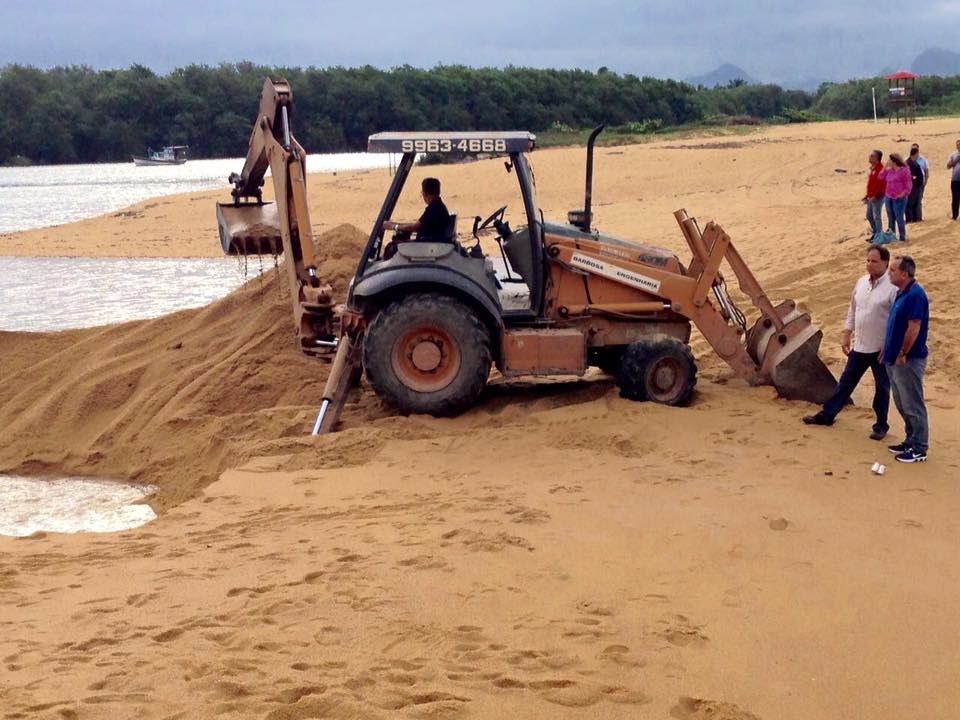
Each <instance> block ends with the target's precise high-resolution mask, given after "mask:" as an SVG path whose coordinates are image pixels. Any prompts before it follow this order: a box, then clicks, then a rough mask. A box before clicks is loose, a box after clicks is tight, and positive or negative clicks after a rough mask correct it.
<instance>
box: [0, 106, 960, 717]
mask: <svg viewBox="0 0 960 720" xmlns="http://www.w3.org/2000/svg"><path fill="white" fill-rule="evenodd" d="M951 127H952V121H934V122H921V123H918V124H917V126H916V128H915V129H911V132H912V136H911V138H907V139H912V138H917V139H919V141H920V142H921V143H922V144H924V146H925V152H926V154H927V155H928V157H930V159H931V163H933V165H934V170H935V172H936V173H937V174H936V175H935V180H934V184H933V185H931V188H930V192H929V193H928V196H927V218H928V220H927V221H926V222H925V223H923V224H922V225H921V226H916V227H912V228H911V239H910V242H909V244H908V246H909V250H910V252H911V253H912V254H913V255H914V256H915V257H916V258H917V259H918V263H919V265H920V268H921V270H920V272H921V280H922V282H923V283H924V285H925V286H926V287H927V290H928V292H929V293H930V296H931V299H932V302H933V327H932V330H931V353H932V355H931V364H930V371H929V376H928V382H927V387H928V394H929V404H930V410H931V417H932V427H933V433H932V448H931V458H930V461H929V462H928V463H926V464H925V465H923V466H912V467H890V468H889V470H888V473H887V475H885V476H883V477H877V476H874V475H871V474H870V472H869V467H870V465H871V464H872V463H873V462H874V461H875V460H881V461H883V462H888V463H889V456H888V455H887V454H886V453H885V452H884V451H883V448H882V447H881V446H879V445H878V444H877V443H873V442H871V441H870V440H868V439H867V438H866V434H867V432H868V431H869V425H870V411H869V409H868V408H869V397H870V388H869V387H868V386H865V387H864V388H863V389H862V390H860V391H858V393H857V395H856V396H855V399H856V400H857V403H858V404H857V407H854V408H851V409H849V410H847V411H845V412H844V413H843V414H842V415H841V417H840V420H839V421H838V423H837V425H835V426H834V427H833V428H831V429H823V428H810V427H807V426H804V425H802V424H801V423H800V417H801V416H802V415H803V414H805V413H807V412H809V411H810V406H808V405H805V404H802V403H788V402H785V401H781V400H777V399H776V398H775V394H774V392H773V390H772V389H771V388H748V387H746V386H745V385H744V384H743V383H742V382H740V381H738V380H736V379H732V378H731V376H730V373H729V372H728V371H727V370H726V368H725V366H723V365H722V364H720V363H719V362H718V361H717V360H716V359H715V358H713V356H712V355H710V354H709V353H708V352H707V349H706V347H705V345H704V343H703V341H702V340H695V350H696V354H697V356H698V364H699V365H700V367H701V382H700V383H699V385H698V390H697V393H696V396H695V399H694V402H693V404H692V406H691V407H690V408H687V409H673V408H666V407H662V406H657V405H653V404H647V403H644V404H638V403H632V402H628V401H626V400H623V399H621V398H619V397H618V394H617V391H616V388H615V387H613V385H612V383H611V381H610V380H609V379H607V378H606V377H605V376H602V375H599V374H597V375H591V376H588V377H587V378H586V379H585V380H582V381H579V382H533V381H529V382H513V383H503V382H499V381H496V380H495V381H494V382H492V383H491V385H490V386H489V387H488V388H487V391H486V395H485V398H484V402H483V403H482V404H481V405H480V406H479V407H478V408H476V409H475V410H473V411H471V412H469V413H467V414H465V415H463V416H461V417H459V418H454V419H434V418H429V417H409V418H401V417H396V416H394V415H393V414H391V413H390V412H389V411H388V410H386V409H384V408H382V407H381V406H380V404H379V402H378V401H377V400H376V398H375V397H373V396H372V394H371V393H370V392H369V390H366V389H364V390H362V391H361V392H360V393H358V395H357V397H356V398H355V399H354V400H353V401H352V402H351V404H350V405H349V406H348V408H347V412H346V415H345V425H346V429H345V430H344V431H343V432H341V433H338V434H335V435H332V436H327V437H324V438H317V439H313V438H310V437H308V436H307V432H308V431H309V427H310V424H311V423H312V420H313V417H314V412H315V403H316V401H317V399H318V398H319V395H320V392H321V389H322V383H323V380H324V377H325V366H324V365H323V364H321V363H317V362H311V361H307V360H306V359H303V358H301V357H300V356H299V354H298V353H297V351H296V348H295V346H294V343H293V340H292V331H291V329H290V321H289V317H288V315H289V301H288V299H287V298H286V297H285V295H284V291H283V288H282V287H280V286H279V285H278V284H277V281H276V278H275V277H273V276H270V275H269V274H268V276H267V277H265V278H264V279H263V280H260V279H255V280H252V281H250V282H249V283H247V285H246V286H245V287H244V288H242V289H241V290H239V291H237V292H236V293H233V294H232V295H230V296H229V297H227V298H225V299H223V300H221V301H219V302H217V303H213V304H211V305H210V306H208V307H206V308H202V309H199V310H192V311H185V312H181V313H177V314H175V315H171V316H168V317H164V318H159V319H156V320H149V321H142V322H134V323H126V324H123V325H116V326H109V327H105V328H94V329H89V330H76V331H70V332H65V333H52V334H29V333H4V334H0V367H2V374H3V383H2V384H0V427H2V428H3V431H4V432H3V442H2V443H0V469H3V470H7V471H19V472H28V473H42V472H56V473H81V474H98V475H112V476H118V477H132V478H136V479H138V480H141V481H149V482H154V483H156V484H158V485H159V486H160V488H161V489H160V492H159V494H158V496H157V498H156V499H155V501H154V503H155V505H156V506H157V507H158V508H159V509H160V510H161V511H162V514H161V517H160V518H159V519H158V520H157V521H155V522H154V523H152V524H150V525H149V526H146V527H144V528H140V529H137V530H132V531H128V532H124V533H117V534H112V535H105V536H62V535H52V534H51V535H45V536H33V537H31V538H28V539H20V540H13V539H5V538H0V553H2V559H0V661H2V663H3V675H2V678H3V681H2V682H0V707H2V709H3V711H4V717H9V718H28V717H29V718H34V717H39V718H83V719H85V718H117V717H137V718H157V719H161V718H180V717H183V718H194V717H196V718H201V717H202V718H208V717H224V718H234V717H236V718H240V717H243V718H246V717H251V718H270V719H277V720H278V719H281V718H290V719H294V718H296V719H299V718H320V717H332V718H353V717H363V718H368V717H369V718H377V717H392V716H397V715H399V716H410V717H432V718H445V717H449V718H454V717H463V718H488V717H518V718H526V717H529V718H534V717H558V718H621V717H641V718H667V717H671V718H678V719H680V720H707V719H708V718H709V719H710V720H752V719H754V718H765V719H770V718H797V719H801V718H802V719H803V720H808V719H809V718H837V717H951V716H952V715H953V714H955V712H954V708H955V707H956V705H957V703H958V702H960V691H958V687H960V683H958V682H957V680H958V677H957V670H956V668H957V667H958V663H960V643H958V637H957V631H956V626H957V624H958V621H960V611H958V609H957V603H956V600H955V598H956V597H957V595H958V591H960V572H958V565H957V562H956V545H957V538H958V532H960V522H958V520H957V510H958V508H960V491H958V480H960V410H958V409H957V407H956V395H957V389H958V388H957V377H958V372H960V358H958V355H957V351H956V350H955V346H956V343H957V340H958V336H960V333H958V331H957V329H956V323H957V320H958V317H957V315H958V314H957V303H956V300H955V298H954V297H952V292H951V291H952V290H953V288H954V284H955V280H954V278H955V276H956V273H957V270H958V269H960V266H958V261H957V259H956V253H955V251H954V249H955V246H956V243H957V242H958V241H960V229H958V228H956V227H955V226H954V224H953V223H951V222H950V221H949V220H948V219H946V211H945V207H946V205H945V203H946V201H947V192H946V188H945V183H946V177H945V172H944V171H940V170H938V166H939V165H940V162H939V156H940V154H941V153H942V152H945V150H946V148H947V147H948V146H950V145H952V142H953V137H952V135H948V134H947V133H948V132H949V131H950V130H951ZM901 131H902V128H900V129H898V128H895V127H894V128H890V127H887V126H879V127H877V126H873V125H872V124H854V123H836V124H823V125H815V126H809V127H802V128H776V129H770V130H765V131H763V132H759V133H756V134H751V135H748V136H745V137H736V138H696V139H691V140H687V141H677V140H673V141H668V142H663V143H658V144H652V145H649V146H642V147H627V148H605V149H603V150H602V151H600V157H599V158H598V160H599V165H598V176H597V197H598V201H599V202H600V205H599V207H598V208H597V212H598V216H599V217H598V224H600V226H601V227H604V228H608V229H611V230H614V231H616V232H619V233H621V234H623V235H628V236H631V237H635V238H637V239H640V240H645V241H652V242H656V243H657V244H661V245H667V246H669V247H674V248H675V249H677V250H678V251H679V250H680V249H681V248H680V242H681V241H680V236H679V233H678V232H677V231H676V229H675V226H674V225H673V219H672V216H671V214H670V212H671V211H672V210H673V209H676V208H677V207H680V206H684V205H685V206H686V207H687V208H688V209H689V210H690V211H691V212H693V213H695V214H697V215H699V216H700V217H701V218H703V219H707V218H713V217H715V218H716V219H718V220H719V221H720V222H722V223H723V225H724V226H725V227H726V229H727V230H728V231H729V232H730V233H731V234H732V235H733V237H734V239H735V240H736V241H737V242H738V243H739V245H740V246H741V250H742V252H743V254H744V255H745V256H746V257H747V259H748V261H749V262H750V264H751V266H752V267H754V268H755V270H756V272H757V274H758V275H759V277H760V279H761V281H762V282H763V283H764V284H765V286H766V287H767V290H768V291H769V293H770V294H771V296H773V297H774V298H776V299H780V298H785V297H795V298H797V299H798V300H800V301H801V302H803V303H805V304H806V305H807V306H808V307H809V308H810V309H811V310H812V311H813V313H814V316H815V318H816V319H817V320H818V321H819V322H820V323H821V324H822V326H823V327H824V329H825V332H826V340H825V347H824V355H825V357H826V358H827V359H828V361H829V362H830V364H831V365H832V366H833V367H834V369H835V370H837V369H839V363H840V359H841V358H840V352H839V348H838V347H837V345H838V344H839V332H840V326H841V320H842V316H843V312H844V310H845V305H846V302H847V297H848V293H849V290H850V287H851V285H852V282H853V280H854V278H855V277H856V276H857V274H858V273H859V272H861V268H862V254H863V251H864V249H865V244H864V243H862V242H861V241H860V240H859V239H858V237H859V236H860V235H861V234H862V231H863V229H864V225H865V223H864V222H863V221H862V220H861V214H862V210H861V206H860V205H859V203H858V202H857V200H858V198H859V196H860V195H861V194H862V185H863V183H864V180H865V175H864V174H863V173H862V166H863V164H864V160H865V157H866V153H867V152H868V151H869V149H870V148H872V147H873V146H875V145H876V146H879V147H882V148H884V149H886V150H889V149H892V148H893V146H894V145H893V142H892V141H893V140H895V139H896V138H898V137H900V136H899V135H898V134H897V133H899V132H901ZM903 132H906V131H903ZM534 159H535V161H536V166H537V172H538V179H539V183H540V190H541V195H542V196H543V204H544V207H545V210H546V211H547V214H548V216H549V215H553V216H554V217H559V216H560V213H561V210H563V209H565V208H566V207H567V206H570V207H573V206H575V205H576V204H577V201H576V200H575V199H576V197H577V193H579V192H581V191H582V185H581V184H582V164H581V163H582V155H581V154H580V153H575V152H573V151H567V150H560V151H548V152H544V153H540V154H537V155H535V156H534ZM836 168H840V169H845V170H847V172H846V173H838V172H835V169H836ZM433 171H434V172H437V173H441V174H442V176H443V177H444V182H445V183H447V184H448V187H449V188H451V190H450V192H449V194H448V201H449V202H450V204H451V206H454V205H461V206H462V205H463V204H464V203H465V198H466V197H467V188H470V189H471V190H472V189H476V190H477V192H478V193H479V194H480V195H481V200H482V202H483V203H484V204H483V206H482V207H480V208H477V212H478V213H481V212H482V211H483V210H492V209H493V208H494V207H495V206H496V205H495V202H496V200H497V199H498V197H499V196H498V195H497V194H496V192H494V191H493V190H491V189H490V188H491V186H492V183H494V182H499V181H500V175H499V174H500V173H502V172H503V168H502V166H501V165H498V164H497V163H477V164H473V165H470V166H458V167H454V168H442V169H439V170H438V169H433ZM417 172H418V173H421V174H422V173H423V172H425V171H422V170H418V171H417ZM374 176H375V177H374ZM311 183H312V186H311V192H312V193H313V194H312V198H314V200H313V202H314V203H316V207H315V208H314V212H313V218H314V222H315V224H316V228H317V230H318V231H320V232H322V233H323V234H322V235H321V237H320V239H319V243H318V244H319V247H320V248H321V253H322V268H323V272H324V274H325V276H326V277H328V278H329V279H331V280H332V281H334V283H335V286H336V287H337V289H338V291H342V289H343V287H344V283H345V282H346V279H347V278H348V277H349V274H350V273H351V272H352V269H353V263H354V260H355V252H356V250H357V248H358V247H359V245H360V244H361V243H362V242H363V238H364V234H363V233H362V232H360V231H359V230H357V229H356V228H352V227H349V226H339V227H331V226H332V223H334V222H349V223H351V224H353V225H357V226H358V227H365V225H364V224H363V223H365V222H369V217H370V215H371V208H372V207H373V206H375V205H376V203H377V202H378V201H379V195H380V193H382V189H383V185H384V184H385V179H384V177H383V176H382V175H381V174H373V173H360V174H355V175H349V176H343V175H341V176H337V177H327V178H320V177H317V176H313V177H311ZM938 183H939V184H938ZM457 187H459V188H460V189H459V190H454V189H453V188H457ZM564 198H565V199H564ZM210 199H211V195H210V194H199V195H195V196H185V197H181V198H173V199H170V200H169V202H170V203H171V204H170V206H169V208H168V209H166V210H165V211H164V212H166V213H168V218H167V221H168V222H169V221H170V220H171V219H173V218H176V220H177V227H182V228H186V229H184V230H183V235H184V238H185V242H184V243H183V244H176V243H174V245H171V246H170V247H176V248H177V252H173V253H172V254H192V253H191V248H194V247H196V248H200V247H201V245H202V247H203V248H204V249H203V252H204V253H207V252H211V253H212V252H213V250H216V248H217V247H218V246H217V244H216V237H215V228H213V214H212V208H211V204H210V202H209V201H210ZM561 203H562V204H561ZM158 208H159V206H158ZM458 209H460V211H461V213H464V214H470V213H472V212H473V210H472V208H471V209H469V210H468V209H467V208H464V207H461V208H458ZM141 210H142V212H143V217H141V218H135V217H132V216H123V217H113V218H111V217H105V218H98V219H95V220H91V221H88V222H87V223H83V224H77V225H75V226H66V227H64V228H59V229H56V230H47V231H32V232H31V233H24V234H20V235H14V236H6V237H4V238H0V251H2V252H17V251H19V249H22V248H23V247H25V245H24V244H26V245H29V246H31V247H33V248H34V249H35V250H36V251H37V252H41V251H43V250H45V249H50V248H54V247H60V248H63V247H72V248H74V249H75V250H77V251H83V252H90V253H92V254H93V253H97V252H100V251H101V250H104V249H108V250H110V251H111V252H114V251H116V252H117V253H119V254H137V253H138V252H144V254H148V253H149V252H152V251H154V250H156V249H157V247H159V245H158V244H153V245H151V244H150V240H151V237H150V236H149V233H150V232H151V231H152V232H155V233H157V234H160V233H163V232H167V233H169V232H170V230H166V231H163V230H160V229H158V228H157V227H156V226H155V225H153V224H151V223H155V222H156V220H157V218H155V217H152V216H151V212H154V211H155V210H156V208H145V207H143V208H141ZM141 210H137V211H136V212H141ZM403 212H404V214H407V215H412V214H414V213H415V212H416V205H415V204H414V203H413V202H410V203H409V204H407V205H405V206H404V208H403ZM134 222H135V223H138V224H135V225H131V224H130V223H134ZM328 223H329V225H328ZM151 228H152V230H151ZM328 228H330V229H329V230H328ZM178 232H179V230H178ZM94 235H95V236H96V237H98V238H101V239H102V238H105V237H109V238H113V239H112V240H110V241H109V243H107V244H106V245H104V244H103V243H102V242H101V240H94V239H93V237H94ZM134 235H135V236H136V238H137V241H136V244H135V243H134V242H133V240H132V239H131V238H132V237H133V236H134ZM51 238H53V239H52V240H51ZM156 238H157V235H155V236H153V239H156ZM200 238H204V240H203V243H201V242H200ZM187 240H189V242H186V241H187ZM45 243H48V244H45ZM111 243H112V244H111ZM208 245H210V246H211V248H212V249H210V250H209V251H208V250H207V246H208ZM896 249H899V248H896ZM102 254H110V253H109V252H108V253H102ZM894 426H895V432H899V431H900V425H899V423H898V422H897V421H896V420H895V422H894ZM890 464H891V465H892V463H890ZM221 473H222V475H221ZM218 476H219V479H217V478H218Z"/></svg>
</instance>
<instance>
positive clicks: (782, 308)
mask: <svg viewBox="0 0 960 720" xmlns="http://www.w3.org/2000/svg"><path fill="white" fill-rule="evenodd" d="M775 309H776V312H777V314H778V315H779V316H780V318H782V320H783V328H782V329H781V330H780V331H778V330H777V328H776V326H775V324H774V323H773V321H772V320H771V319H769V318H762V319H761V320H759V321H758V322H757V324H756V325H754V326H753V327H752V328H751V329H750V332H749V333H747V351H748V352H749V353H750V355H751V357H752V358H753V359H754V361H755V362H756V363H757V365H759V366H760V371H761V373H762V374H764V375H766V376H767V377H769V378H770V381H771V382H772V383H773V386H774V387H775V388H776V389H777V393H778V394H779V395H780V396H781V397H784V398H787V399H788V400H806V401H807V402H812V403H817V404H823V403H824V402H826V401H827V400H828V399H829V397H830V396H831V395H832V394H833V391H834V389H835V388H836V386H837V381H836V379H835V378H834V377H833V373H831V372H830V370H829V369H828V368H827V366H826V365H824V364H823V360H821V359H820V356H819V355H818V354H817V352H818V351H819V349H820V341H821V340H823V331H821V330H820V328H818V327H817V326H816V325H814V324H813V323H812V321H811V320H810V316H809V315H808V314H806V313H802V312H800V311H799V310H797V307H796V303H795V302H794V301H793V300H787V301H785V302H783V303H781V304H780V305H778V306H777V307H776V308H775Z"/></svg>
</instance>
